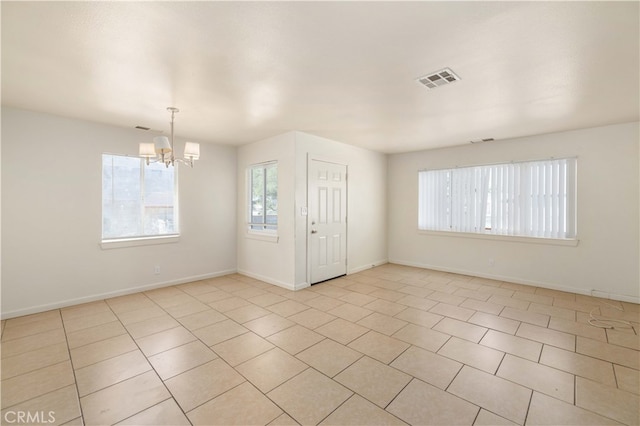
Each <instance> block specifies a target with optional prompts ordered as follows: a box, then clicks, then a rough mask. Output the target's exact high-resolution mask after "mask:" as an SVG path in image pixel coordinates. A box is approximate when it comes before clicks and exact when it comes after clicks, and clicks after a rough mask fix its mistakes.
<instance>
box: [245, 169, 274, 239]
mask: <svg viewBox="0 0 640 426" xmlns="http://www.w3.org/2000/svg"><path fill="white" fill-rule="evenodd" d="M248 207H249V209H248V210H249V212H250V213H249V229H251V230H258V231H276V230H277V229H278V164H277V163H275V162H270V163H263V164H256V165H253V166H251V167H250V168H249V206H248Z"/></svg>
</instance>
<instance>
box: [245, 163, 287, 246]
mask: <svg viewBox="0 0 640 426" xmlns="http://www.w3.org/2000/svg"><path fill="white" fill-rule="evenodd" d="M270 167H275V171H276V215H275V216H276V222H275V223H267V211H266V204H267V203H266V200H267V169H268V168H270ZM257 169H261V170H262V172H263V184H262V200H263V204H264V206H263V221H262V222H254V221H253V218H254V216H253V172H254V170H257ZM278 183H279V177H278V161H277V160H272V161H265V162H262V163H255V164H251V165H249V166H248V167H247V204H246V205H247V223H246V227H247V234H249V235H255V236H257V239H265V238H261V237H260V236H263V237H266V240H268V241H270V240H272V237H277V235H278V192H279V191H278V187H279V185H278Z"/></svg>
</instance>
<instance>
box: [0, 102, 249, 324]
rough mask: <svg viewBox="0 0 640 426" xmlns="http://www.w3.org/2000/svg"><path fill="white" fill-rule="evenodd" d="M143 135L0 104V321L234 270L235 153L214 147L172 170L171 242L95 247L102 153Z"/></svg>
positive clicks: (123, 150) (131, 144) (204, 147)
mask: <svg viewBox="0 0 640 426" xmlns="http://www.w3.org/2000/svg"><path fill="white" fill-rule="evenodd" d="M150 137H151V135H149V134H148V133H145V132H142V131H139V130H135V129H124V128H118V127H112V126H107V125H101V124H97V123H92V122H87V121H81V120H74V119H68V118H61V117H57V116H53V115H46V114H40V113H34V112H27V111H22V110H17V109H11V108H4V107H3V108H2V148H3V153H2V154H3V155H2V231H3V232H2V315H3V317H10V316H16V315H22V314H27V313H31V312H37V311H43V310H46V309H51V308H55V307H59V306H65V305H69V304H74V303H80V302H84V301H89V300H95V299H100V298H103V297H108V296H112V295H117V294H125V293H130V292H134V291H139V290H141V289H144V288H149V287H155V286H161V285H167V284H170V283H178V282H186V281H190V280H194V279H199V278H204V277H210V276H216V275H221V274H225V273H230V272H234V271H235V270H236V234H235V223H236V211H235V205H236V192H237V191H236V149H235V148H232V147H225V146H219V145H214V144H201V160H199V161H197V162H196V166H195V168H194V169H189V168H188V167H180V169H179V170H180V172H179V191H180V226H181V237H180V241H179V242H177V243H173V244H163V245H154V246H143V247H129V248H120V249H110V250H103V249H101V247H100V244H99V243H100V238H101V232H102V231H101V226H102V224H101V221H102V219H101V214H102V213H101V188H102V185H101V155H102V153H103V152H108V153H117V154H129V155H137V146H138V143H139V142H142V141H148V140H149V138H150ZM176 142H177V145H178V146H181V143H182V142H181V141H179V140H177V141H176ZM179 149H181V148H179ZM156 264H160V265H161V270H160V274H159V275H155V274H154V265H156Z"/></svg>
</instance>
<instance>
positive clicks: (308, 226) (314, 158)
mask: <svg viewBox="0 0 640 426" xmlns="http://www.w3.org/2000/svg"><path fill="white" fill-rule="evenodd" d="M312 161H321V162H323V163H330V164H337V165H339V166H344V168H345V174H346V176H345V197H346V200H347V201H346V205H345V209H346V211H345V217H346V220H345V230H344V233H345V235H344V238H345V247H346V249H345V253H344V257H345V265H344V266H345V274H348V272H349V165H348V164H345V163H341V162H339V161H335V160H332V159H327V158H326V157H319V156H315V155H313V156H312V155H311V154H308V153H307V164H306V167H307V173H306V175H307V185H306V188H307V198H306V200H305V202H306V208H307V217H306V221H305V222H306V225H305V235H306V242H307V253H306V256H307V282H308V283H309V286H312V285H314V284H312V283H311V220H310V215H309V192H310V191H309V181H310V179H309V172H310V170H311V167H310V166H311V162H312ZM320 282H321V283H322V282H324V281H320ZM316 284H319V283H316Z"/></svg>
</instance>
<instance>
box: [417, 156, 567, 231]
mask: <svg viewBox="0 0 640 426" xmlns="http://www.w3.org/2000/svg"><path fill="white" fill-rule="evenodd" d="M418 188H419V204H418V206H419V207H418V228H419V229H423V230H437V231H454V232H476V233H489V234H497V235H518V236H530V237H543V238H574V237H575V236H576V159H575V158H565V159H552V160H543V161H528V162H520V163H507V164H496V165H490V166H475V167H461V168H456V169H446V170H426V171H420V172H419V174H418Z"/></svg>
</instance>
